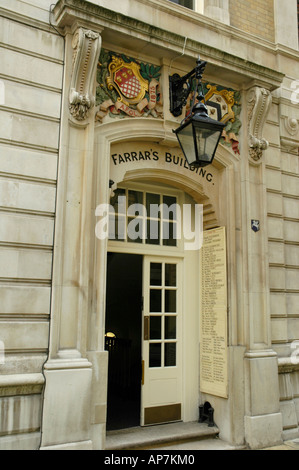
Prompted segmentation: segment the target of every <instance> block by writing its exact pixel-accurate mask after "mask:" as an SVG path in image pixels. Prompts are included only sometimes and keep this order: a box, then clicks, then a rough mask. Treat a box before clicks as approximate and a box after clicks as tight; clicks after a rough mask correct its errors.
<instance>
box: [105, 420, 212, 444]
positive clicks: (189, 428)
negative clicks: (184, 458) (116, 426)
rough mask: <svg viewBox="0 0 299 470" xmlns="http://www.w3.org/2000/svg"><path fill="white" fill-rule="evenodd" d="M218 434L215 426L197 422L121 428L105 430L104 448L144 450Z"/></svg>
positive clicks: (209, 437)
mask: <svg viewBox="0 0 299 470" xmlns="http://www.w3.org/2000/svg"><path fill="white" fill-rule="evenodd" d="M218 434H219V429H218V428H217V426H212V427H209V426H208V425H207V424H206V423H198V422H192V423H182V422H179V423H170V424H161V425H156V426H147V427H135V428H128V429H121V430H117V431H107V434H106V450H138V449H142V450H145V449H150V448H153V447H159V446H165V445H174V444H177V443H182V442H188V441H189V442H190V441H199V440H202V439H214V438H216V437H218Z"/></svg>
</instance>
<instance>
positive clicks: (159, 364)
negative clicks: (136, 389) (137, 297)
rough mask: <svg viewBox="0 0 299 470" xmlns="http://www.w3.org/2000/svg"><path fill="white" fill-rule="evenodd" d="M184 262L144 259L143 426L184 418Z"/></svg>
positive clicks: (155, 258) (157, 258)
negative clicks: (182, 336)
mask: <svg viewBox="0 0 299 470" xmlns="http://www.w3.org/2000/svg"><path fill="white" fill-rule="evenodd" d="M181 291H182V261H181V260H177V259H172V258H171V259H168V258H162V257H148V256H145V257H144V261H143V299H144V301H143V341H142V393H141V397H142V398H141V425H143V426H146V425H152V424H158V423H167V422H172V421H179V420H181V418H182V344H181V343H182V338H181V335H182V292H181Z"/></svg>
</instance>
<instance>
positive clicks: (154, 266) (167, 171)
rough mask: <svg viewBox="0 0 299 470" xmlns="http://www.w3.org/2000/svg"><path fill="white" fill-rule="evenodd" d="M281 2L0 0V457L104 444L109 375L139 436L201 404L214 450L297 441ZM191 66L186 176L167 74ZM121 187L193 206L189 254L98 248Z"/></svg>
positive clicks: (290, 4)
mask: <svg viewBox="0 0 299 470" xmlns="http://www.w3.org/2000/svg"><path fill="white" fill-rule="evenodd" d="M297 3H298V2H296V0H287V1H285V0H267V1H260V0H194V1H184V0H182V1H171V0H146V1H145V0H123V1H122V2H111V1H110V0H89V1H85V0H58V1H57V3H56V4H53V1H52V0H51V1H50V0H26V2H25V1H23V0H2V2H1V7H0V13H1V15H0V22H1V28H0V38H1V39H0V119H1V126H0V156H1V158H0V217H1V223H0V260H1V263H0V270H1V273H0V449H4V450H8V449H90V450H91V449H94V450H98V449H105V436H106V428H107V427H108V425H109V423H110V421H109V420H110V418H111V412H112V411H113V409H110V410H109V400H110V401H111V400H112V392H111V390H113V392H115V388H114V389H113V387H112V388H110V389H109V387H108V385H109V386H110V383H114V382H113V381H115V380H116V382H115V383H116V384H117V387H118V386H119V387H120V386H121V387H124V388H123V390H125V389H126V390H127V391H129V392H130V390H131V389H130V387H131V386H132V387H133V383H134V387H135V388H134V393H136V396H135V395H134V410H133V411H132V414H131V415H130V418H131V417H132V416H133V414H134V413H135V415H136V416H137V417H135V418H134V419H135V421H134V424H135V425H138V426H139V425H147V424H155V423H156V422H168V421H169V422H170V421H174V420H182V421H185V422H189V421H196V420H197V419H198V406H199V405H200V404H201V403H207V402H208V403H210V404H211V406H212V407H213V408H214V416H215V422H216V423H217V426H218V428H219V430H220V436H221V437H222V438H223V439H225V440H227V441H228V442H230V443H233V444H236V445H240V444H246V445H248V446H249V447H251V448H258V447H262V446H268V445H272V444H275V443H278V442H280V441H281V440H283V439H286V438H293V437H298V436H299V424H298V423H299V361H298V355H299V353H298V351H299V179H298V178H299V158H298V148H299V66H298V58H299V54H298V21H297ZM199 55H200V58H201V59H202V60H206V61H207V67H206V70H205V73H204V77H203V88H204V92H205V96H206V99H207V102H208V104H209V110H210V113H211V115H213V113H214V114H215V113H216V114H217V113H220V115H219V114H218V117H220V119H222V120H223V121H224V122H225V123H226V127H225V131H224V133H223V137H222V140H221V143H220V145H219V147H218V150H217V153H216V157H215V160H214V162H213V164H212V165H211V166H209V167H205V168H204V169H201V170H200V171H190V169H189V168H188V167H186V166H185V164H184V160H183V158H182V153H181V151H180V149H179V146H178V143H177V140H176V137H175V135H174V133H173V129H175V128H176V127H178V126H179V124H180V122H181V121H182V119H183V117H184V115H185V114H184V113H185V111H186V110H185V109H184V110H183V114H182V115H181V116H178V117H175V116H174V115H173V114H172V113H171V112H170V108H169V77H170V76H171V75H173V74H174V73H178V74H179V75H181V76H183V75H185V74H186V73H187V72H189V71H190V70H191V69H193V68H194V66H195V64H196V60H197V58H198V56H199ZM118 72H119V74H118ZM122 73H123V74H125V75H129V76H130V75H131V76H132V77H133V81H134V88H133V90H132V89H130V90H128V89H127V88H126V89H125V88H124V86H125V85H124V83H125V81H123V78H125V79H126V80H127V76H126V77H124V76H122V75H121V74H122ZM190 96H191V95H190ZM191 101H192V97H191V98H190V97H189V99H188V100H187V104H186V109H187V111H188V109H189V108H190V105H191ZM120 194H121V195H123V196H124V195H125V196H127V197H129V198H130V197H133V196H134V197H135V198H137V199H135V201H136V200H138V201H139V202H140V201H141V200H143V201H147V198H149V200H150V198H152V199H153V200H154V199H155V198H156V197H158V198H160V199H159V201H160V202H161V201H166V200H168V201H170V200H171V201H173V200H176V201H177V203H178V204H179V207H182V208H183V207H184V204H185V205H188V204H189V206H192V207H193V208H194V207H195V205H196V204H200V205H201V206H202V207H203V227H204V244H203V247H202V248H201V250H193V251H192V250H188V249H186V243H185V244H184V243H177V244H172V243H168V244H167V243H164V241H163V240H162V239H160V243H157V244H147V243H146V242H145V241H144V240H141V238H140V239H138V240H132V239H129V238H128V237H127V238H126V239H120V237H118V238H117V236H116V237H115V236H114V239H113V237H111V236H110V239H109V240H108V239H107V237H103V236H102V237H101V233H99V230H100V228H101V227H102V228H103V224H102V221H103V215H104V213H103V207H106V208H107V207H108V205H109V203H110V206H109V207H110V208H111V204H112V203H111V201H112V200H113V198H115V197H116V196H117V195H120ZM110 197H111V198H112V199H110ZM138 198H139V199H138ZM140 198H141V199H140ZM142 198H143V199H142ZM105 204H106V206H104V205H105ZM113 207H114V208H115V207H116V206H113ZM107 210H108V209H107ZM117 210H118V211H119V212H117V214H116V215H117V217H118V221H120V220H121V216H122V215H123V214H122V213H121V211H120V209H119V208H118V209H117ZM139 215H140V214H139ZM114 216H115V214H114ZM135 216H136V214H135ZM161 217H162V216H161ZM126 220H127V219H126ZM142 220H143V223H144V224H145V223H146V220H147V219H146V218H145V217H143V219H142ZM161 220H162V222H161V224H162V225H163V222H165V220H166V219H165V220H164V219H163V217H162V219H161ZM99 223H100V225H99ZM127 223H128V220H127ZM171 223H172V224H175V223H177V220H173V219H172V220H171ZM101 224H102V225H101ZM162 225H161V226H162ZM219 234H221V235H219ZM114 235H115V234H114ZM213 236H214V238H213ZM209 237H211V238H209ZM186 238H187V236H186ZM209 240H210V241H209ZM172 241H173V240H172ZM185 242H186V240H185ZM209 243H212V246H214V247H216V249H217V250H218V251H219V252H220V251H221V250H222V251H221V253H222V255H223V257H222V258H221V259H220V258H219V260H220V261H219V264H218V265H217V263H216V265H217V266H218V267H217V266H216V267H215V266H214V268H215V269H214V271H212V267H211V264H212V263H213V261H212V258H210V261H209V262H207V261H206V260H209V257H208V256H209V255H208V253H209V251H208V246H209ZM213 243H215V245H213ZM203 267H204V268H203ZM216 268H217V269H216ZM151 270H152V271H151ZM159 270H160V271H159ZM159 272H161V273H162V272H163V275H162V274H161V276H160V278H159V274H157V273H159ZM170 273H172V274H171V275H170ZM173 273H175V274H173ZM219 273H220V274H219ZM217 275H219V276H220V275H221V276H222V277H221V279H222V280H223V279H224V280H225V284H223V283H222V284H221V289H222V290H221V292H220V294H219V297H217V299H218V300H219V299H221V301H220V300H219V304H217V306H216V307H217V308H216V310H215V311H213V305H212V304H211V303H210V304H208V308H207V306H206V305H207V304H206V303H205V301H204V300H203V299H208V301H209V299H211V298H212V297H213V295H214V293H215V292H216V291H217V286H218V285H219V284H217V283H216V284H215V285H216V287H215V288H214V290H213V292H212V293H211V290H209V289H210V288H211V287H210V286H211V285H213V282H214V281H215V276H216V277H217ZM159 279H160V280H159ZM223 289H224V290H223ZM157 293H158V294H157ZM130 295H131V297H130ZM156 295H158V296H159V295H160V299H163V303H164V304H163V305H164V307H163V308H162V307H161V302H160V307H159V308H158V307H157V308H156V310H153V309H152V308H151V302H153V303H154V302H156V300H155V299H157V297H155V296H156ZM215 295H216V294H215ZM217 295H218V294H217ZM139 297H140V298H141V297H143V302H144V304H143V309H142V306H141V304H140V303H139V304H138V302H140V299H139ZM116 299H118V301H117V302H118V303H116V306H115V307H113V303H115V302H116ZM136 299H137V300H136ZM167 299H168V300H167ZM158 304H159V301H158ZM155 305H157V303H155ZM174 305H175V307H174ZM113 308H114V309H116V310H117V311H116V313H115V310H113ZM133 311H134V313H133ZM211 311H213V314H214V313H215V312H216V313H215V318H216V320H215V321H216V323H217V322H218V323H217V327H219V328H220V330H221V333H219V331H220V330H219V331H218V330H217V334H218V333H219V334H218V337H217V338H216V339H217V341H218V343H217V345H216V346H217V348H216V346H215V344H216V343H213V344H214V346H215V349H214V352H213V351H212V352H211V351H209V345H210V344H212V343H211V342H210V343H209V341H214V339H215V338H214V337H213V335H212V333H211V331H212V330H213V326H211V325H212V323H213V322H212V319H211V318H212V317H211ZM113 312H114V313H113ZM142 312H143V313H142ZM124 318H125V320H124ZM213 318H214V317H213ZM213 321H214V320H213ZM147 322H149V323H147ZM147 325H148V329H147V328H146V327H147ZM157 325H158V326H157ZM161 325H162V326H161ZM146 329H147V332H146V331H145V330H146ZM112 330H113V331H112ZM129 330H130V332H131V331H133V333H132V334H131V333H130V332H129ZM109 334H111V336H109ZM215 334H216V333H215ZM130 335H131V336H130ZM209 335H210V336H209ZM137 336H138V337H139V339H138V340H136V337H137ZM216 336H217V335H216ZM116 339H120V340H121V343H119V344H121V348H123V349H119V351H121V354H120V355H118V356H117V355H115V356H112V353H111V348H112V349H113V347H114V346H113V345H114V343H116V342H117V341H116ZM135 340H136V344H135ZM128 341H129V342H130V344H131V345H132V344H133V345H134V348H135V346H136V349H134V348H133V346H132V348H131V349H130V350H129V349H128V348H129V347H128V344H129V343H128ZM111 345H112V346H113V347H112V346H111ZM216 349H217V350H216ZM136 351H137V352H136ZM215 351H216V352H215ZM127 354H128V357H129V356H130V358H131V359H130V361H131V362H130V361H129V359H128V360H127V362H125V361H124V357H127V356H126V355H127ZM213 354H214V356H213ZM217 354H218V356H217ZM108 358H109V361H108ZM132 358H133V359H132ZM215 358H216V359H217V358H218V360H220V361H221V368H220V369H219V368H218V369H217V367H216V365H215V364H214V363H213V361H215V360H216V359H215ZM134 361H135V362H134ZM108 362H109V366H108ZM113 362H115V364H116V365H115V369H112V367H114V366H112V364H113ZM162 362H163V364H162ZM136 364H137V365H136ZM141 365H142V370H141ZM124 372H125V373H124ZM213 374H214V375H213ZM115 377H116V378H115ZM128 381H129V382H128ZM135 382H137V385H136V383H135ZM126 387H127V388H126ZM107 390H108V391H107ZM120 399H122V397H120V396H117V397H116V399H114V401H113V400H112V404H113V406H114V407H117V404H118V403H119V400H120ZM107 403H108V407H107ZM107 408H108V412H107ZM123 418H124V420H125V421H124V424H123V425H122V424H121V423H118V425H119V426H120V427H121V426H123V427H126V426H128V423H129V422H128V421H126V420H127V419H128V417H123ZM111 419H112V418H111ZM112 421H113V419H112Z"/></svg>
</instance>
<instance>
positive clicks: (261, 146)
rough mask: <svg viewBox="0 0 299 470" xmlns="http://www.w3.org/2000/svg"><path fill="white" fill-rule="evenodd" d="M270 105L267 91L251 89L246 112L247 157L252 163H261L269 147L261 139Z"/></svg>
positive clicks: (269, 96) (264, 140)
mask: <svg viewBox="0 0 299 470" xmlns="http://www.w3.org/2000/svg"><path fill="white" fill-rule="evenodd" d="M271 103H272V95H271V93H270V91H269V90H266V89H265V88H260V87H257V86H256V87H253V88H251V89H250V90H249V92H248V96H247V110H248V145H249V155H250V158H251V159H252V161H254V162H255V163H258V162H260V161H261V158H262V156H263V151H264V150H266V149H267V148H268V146H269V142H268V141H267V140H266V139H264V138H263V137H262V135H263V128H264V124H265V121H266V118H267V115H268V112H269V109H270V106H271Z"/></svg>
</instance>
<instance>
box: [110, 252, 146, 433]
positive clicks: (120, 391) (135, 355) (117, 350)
mask: <svg viewBox="0 0 299 470" xmlns="http://www.w3.org/2000/svg"><path fill="white" fill-rule="evenodd" d="M142 262H143V257H142V256H141V255H130V254H122V253H108V260H107V295H106V324H105V333H106V336H105V349H106V350H107V351H108V353H109V363H108V364H109V365H108V399H107V430H115V429H123V428H128V427H133V426H139V425H140V405H141V325H142V310H141V300H142Z"/></svg>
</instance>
